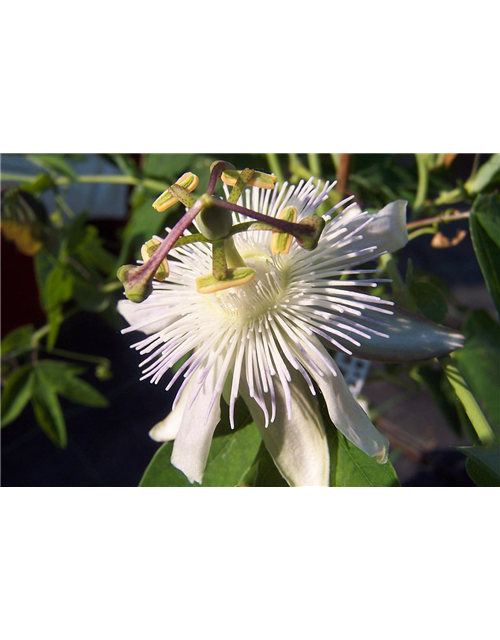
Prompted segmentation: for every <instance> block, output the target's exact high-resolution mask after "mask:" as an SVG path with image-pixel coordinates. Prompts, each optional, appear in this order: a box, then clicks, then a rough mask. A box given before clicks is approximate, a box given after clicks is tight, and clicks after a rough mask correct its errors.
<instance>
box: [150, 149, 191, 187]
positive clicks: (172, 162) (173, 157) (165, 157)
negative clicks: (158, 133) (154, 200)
mask: <svg viewBox="0 0 500 640" xmlns="http://www.w3.org/2000/svg"><path fill="white" fill-rule="evenodd" d="M192 157H193V154H192V153H150V154H148V156H147V158H146V164H145V166H144V173H145V174H146V175H147V176H149V177H151V178H160V179H161V180H165V181H166V182H169V181H170V182H172V183H173V182H175V180H177V178H180V176H181V174H182V173H183V172H184V171H185V170H186V169H188V167H189V165H190V163H191V159H192Z"/></svg>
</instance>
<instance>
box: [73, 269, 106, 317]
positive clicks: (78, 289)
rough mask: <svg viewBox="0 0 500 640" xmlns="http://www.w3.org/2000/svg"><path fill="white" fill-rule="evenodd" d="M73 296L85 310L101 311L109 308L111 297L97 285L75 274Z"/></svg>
mask: <svg viewBox="0 0 500 640" xmlns="http://www.w3.org/2000/svg"><path fill="white" fill-rule="evenodd" d="M73 297H74V299H75V300H76V302H78V304H79V305H80V307H81V308H82V309H83V310H84V311H90V312H91V313H101V312H102V311H104V310H105V309H107V308H108V306H109V302H110V298H109V296H107V295H106V294H105V293H102V291H100V290H99V289H98V288H97V285H96V284H94V283H92V282H89V281H88V280H84V279H83V278H82V277H81V276H77V275H76V274H75V280H74V283H73Z"/></svg>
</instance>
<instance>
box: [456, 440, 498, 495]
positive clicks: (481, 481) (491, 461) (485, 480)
mask: <svg viewBox="0 0 500 640" xmlns="http://www.w3.org/2000/svg"><path fill="white" fill-rule="evenodd" d="M458 451H461V452H462V453H464V454H465V455H466V456H467V457H468V460H467V465H466V469H467V473H468V474H469V476H470V478H471V480H473V481H474V482H475V483H476V484H477V485H478V486H480V487H500V445H494V446H490V447H481V446H475V447H458Z"/></svg>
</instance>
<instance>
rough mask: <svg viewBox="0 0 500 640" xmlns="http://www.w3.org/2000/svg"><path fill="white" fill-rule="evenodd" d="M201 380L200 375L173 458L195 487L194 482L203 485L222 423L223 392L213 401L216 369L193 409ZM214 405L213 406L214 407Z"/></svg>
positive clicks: (189, 398) (183, 421)
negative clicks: (214, 437) (215, 438)
mask: <svg viewBox="0 0 500 640" xmlns="http://www.w3.org/2000/svg"><path fill="white" fill-rule="evenodd" d="M199 378H200V375H198V376H197V377H196V381H195V382H194V383H193V384H192V386H191V392H190V393H189V395H188V400H187V402H186V408H185V409H184V413H183V416H182V422H181V425H180V429H179V432H178V434H177V437H176V439H175V443H174V450H173V452H172V458H171V462H172V464H173V465H174V467H177V469H180V470H181V471H182V473H184V475H185V476H186V477H187V479H188V480H189V482H191V484H192V483H193V482H198V483H200V484H201V481H202V479H203V473H204V471H205V466H206V464H207V458H208V454H209V452H210V445H211V444H212V437H213V434H214V431H215V427H216V426H217V425H218V423H219V420H220V396H221V394H220V393H219V394H218V395H217V397H216V398H215V402H213V396H214V389H215V383H216V380H217V368H216V367H212V368H211V369H210V373H209V374H208V376H207V377H206V379H205V380H204V382H203V383H202V385H201V390H200V391H199V393H198V395H197V396H196V399H195V400H194V402H193V403H192V405H191V406H189V404H190V402H191V399H192V397H193V396H194V395H195V394H196V393H197V392H198V389H199V385H198V380H199ZM183 395H184V394H183ZM181 398H182V396H181ZM181 398H179V401H180V400H181ZM212 402H213V404H212ZM210 405H212V407H211V408H210Z"/></svg>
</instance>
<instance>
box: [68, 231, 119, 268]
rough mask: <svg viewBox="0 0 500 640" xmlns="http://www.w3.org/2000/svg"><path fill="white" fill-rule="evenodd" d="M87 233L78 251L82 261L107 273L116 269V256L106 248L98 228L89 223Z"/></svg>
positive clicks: (89, 266)
mask: <svg viewBox="0 0 500 640" xmlns="http://www.w3.org/2000/svg"><path fill="white" fill-rule="evenodd" d="M85 233H86V237H85V240H84V241H83V242H82V243H81V244H80V245H79V246H78V248H77V251H76V253H77V255H78V257H79V259H80V260H81V262H82V263H83V264H84V265H85V266H86V267H87V268H88V269H90V268H95V269H97V271H100V272H101V273H104V274H105V275H109V274H110V273H111V272H112V271H115V263H116V256H115V255H114V254H113V253H111V252H110V251H108V250H107V249H105V248H104V246H103V241H102V240H101V238H99V231H98V230H97V228H96V227H94V226H93V225H87V226H86V229H85Z"/></svg>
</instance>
